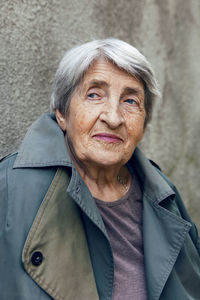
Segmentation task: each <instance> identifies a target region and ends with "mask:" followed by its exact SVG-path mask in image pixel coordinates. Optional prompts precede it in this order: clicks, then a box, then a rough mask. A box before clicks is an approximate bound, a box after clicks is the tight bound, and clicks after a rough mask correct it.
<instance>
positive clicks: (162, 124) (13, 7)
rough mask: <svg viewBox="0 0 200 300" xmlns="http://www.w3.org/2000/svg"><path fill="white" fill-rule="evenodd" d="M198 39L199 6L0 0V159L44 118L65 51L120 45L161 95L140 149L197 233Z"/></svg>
mask: <svg viewBox="0 0 200 300" xmlns="http://www.w3.org/2000/svg"><path fill="white" fill-rule="evenodd" d="M199 32H200V1H199V0H191V1H184V0H175V1H174V0H165V1H162V0H118V1H117V0H101V1H100V0H98V1H97V0H96V1H95V0H91V1H89V0H59V1H58V0H37V1H36V0H27V1H23V0H2V1H1V7H0V68H1V69H0V91H1V99H0V112H1V119H0V120H1V121H0V122H1V126H0V137H1V138H0V154H1V155H3V154H6V153H7V152H11V151H13V150H15V149H17V147H18V145H19V144H20V142H21V140H22V138H23V136H24V134H25V132H26V130H27V128H28V127H29V125H30V124H31V123H32V122H33V121H34V120H35V119H37V118H38V117H39V116H40V115H41V114H42V113H44V112H47V111H48V109H49V95H50V87H51V83H52V80H53V76H54V73H55V70H56V68H57V65H58V62H59V61H60V59H61V57H62V56H63V54H64V52H65V51H66V50H67V49H69V48H70V47H72V46H74V45H76V44H80V43H82V42H86V41H89V40H91V39H94V38H105V37H108V36H113V37H117V38H121V39H123V40H125V41H127V42H129V43H131V44H133V45H134V46H136V47H137V48H138V49H139V50H141V51H142V52H143V53H144V54H145V55H146V56H147V58H148V59H149V60H150V61H151V62H152V64H153V66H154V69H155V71H156V74H157V77H158V81H159V84H160V87H161V92H162V93H163V97H162V99H161V100H160V101H159V104H158V105H157V106H156V108H155V112H154V119H153V121H152V124H151V128H149V130H148V131H147V133H146V137H145V140H144V142H143V145H142V147H143V149H144V150H145V152H146V154H147V156H148V157H151V158H152V159H153V160H155V161H156V162H157V163H158V164H159V165H160V166H161V168H162V169H163V171H165V172H166V173H167V174H168V175H169V177H170V178H171V179H172V180H173V181H174V183H175V184H176V185H177V187H178V188H179V190H180V192H181V194H182V196H183V199H184V201H185V203H186V205H187V207H188V208H189V210H190V212H191V215H192V217H193V219H194V220H195V222H196V223H197V225H198V227H199V228H200V218H199V215H200V203H199V199H200V196H199V195H200V182H199V181H200V180H199V179H200V178H199V172H200V160H199V155H200V141H199V137H200V118H199V111H200V101H199V99H200V89H199V81H200V67H199V49H200V34H199Z"/></svg>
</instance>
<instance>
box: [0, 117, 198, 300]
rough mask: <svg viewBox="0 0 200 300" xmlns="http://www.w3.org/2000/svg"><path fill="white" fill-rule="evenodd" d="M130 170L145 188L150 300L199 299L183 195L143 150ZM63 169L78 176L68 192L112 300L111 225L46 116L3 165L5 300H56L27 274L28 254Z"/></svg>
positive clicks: (0, 224) (105, 295)
mask: <svg viewBox="0 0 200 300" xmlns="http://www.w3.org/2000/svg"><path fill="white" fill-rule="evenodd" d="M130 164H132V167H133V169H134V167H135V168H137V173H138V174H139V178H140V182H141V184H142V188H143V206H144V209H143V237H144V257H145V270H146V279H147V288H148V299H149V300H157V299H160V300H177V299H180V300H182V299H183V300H189V299H190V300H191V299H193V300H198V299H200V297H199V295H200V284H199V283H200V258H199V255H200V253H199V239H198V235H197V232H196V229H195V226H194V224H193V223H192V221H191V219H190V217H189V216H188V213H187V210H186V209H185V207H184V204H183V202H182V200H181V198H180V196H179V194H178V192H177V191H176V189H175V187H174V186H173V184H171V182H170V181H169V179H168V178H167V177H166V176H165V175H163V174H162V173H161V172H160V171H159V170H158V169H157V168H155V167H154V166H152V164H151V163H150V162H149V161H148V160H147V159H146V158H145V156H144V155H143V154H142V152H141V151H140V150H139V149H136V150H135V152H134V154H133V157H132V159H131V161H130ZM13 166H14V168H13ZM58 166H62V167H63V168H64V169H65V170H66V172H67V173H68V174H70V176H71V180H70V183H69V186H68V188H67V193H68V194H69V196H71V197H72V199H74V201H75V203H76V204H77V205H78V206H79V208H80V215H81V221H82V222H83V225H84V228H85V232H86V236H87V241H88V246H89V251H90V257H91V262H92V266H93V270H94V275H95V279H96V285H97V289H98V293H99V297H100V300H111V299H112V288H113V271H114V266H113V257H112V251H111V247H110V243H109V241H108V238H107V234H106V231H105V227H104V224H103V222H102V219H101V217H100V215H99V212H98V210H97V208H96V205H95V203H94V201H93V199H92V196H91V194H90V192H89V190H88V188H87V186H86V185H85V183H84V182H83V181H82V179H81V178H80V176H79V174H78V173H77V172H76V170H75V168H74V166H73V164H72V161H71V159H70V157H69V154H68V152H67V147H66V145H65V141H64V136H63V133H62V131H61V130H60V128H59V127H58V125H57V123H56V122H55V116H54V115H44V116H43V117H42V118H41V119H40V120H38V121H37V122H36V123H34V124H33V125H32V127H31V129H30V130H29V132H28V133H27V135H26V137H25V139H24V141H23V143H22V146H21V147H20V149H19V153H18V154H17V155H16V154H15V155H13V156H10V157H8V158H6V159H4V160H3V161H2V162H1V163H0V207H1V210H0V291H1V299H2V300H7V299H9V300H27V299H29V300H35V299H37V300H47V299H50V297H49V296H48V295H47V294H46V293H45V291H44V290H42V289H41V288H39V287H38V285H37V284H36V283H35V282H34V281H33V280H32V278H31V277H30V276H29V275H28V274H27V273H26V272H25V270H24V268H23V265H22V250H23V247H24V244H25V241H26V238H27V236H28V233H29V230H30V228H31V226H32V224H33V222H34V219H35V216H36V214H37V212H38V209H39V207H40V205H41V203H42V201H43V199H44V197H45V195H46V193H47V191H48V188H49V186H50V184H51V182H52V180H53V178H54V176H55V172H56V170H57V168H58ZM55 255H56V254H55ZM57 259H58V258H57ZM61 259H62V261H63V263H64V259H63V258H61ZM66 267H67V266H66ZM2 270H3V271H2ZM91 300H92V299H91Z"/></svg>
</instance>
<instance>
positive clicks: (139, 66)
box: [50, 38, 160, 126]
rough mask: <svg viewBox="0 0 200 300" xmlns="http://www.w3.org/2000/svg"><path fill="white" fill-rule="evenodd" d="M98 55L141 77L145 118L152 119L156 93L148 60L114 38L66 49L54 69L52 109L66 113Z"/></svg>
mask: <svg viewBox="0 0 200 300" xmlns="http://www.w3.org/2000/svg"><path fill="white" fill-rule="evenodd" d="M99 58H104V59H107V60H109V61H111V62H113V63H114V64H115V65H116V66H118V67H119V68H120V69H122V70H124V71H126V72H127V73H129V74H130V75H132V76H133V77H135V78H137V79H139V80H141V82H143V84H144V91H145V110H146V119H145V124H144V126H146V125H147V123H148V122H149V121H150V120H151V117H152V110H153V104H154V100H155V98H156V97H157V96H159V94H160V93H159V90H158V85H157V82H156V79H155V75H154V72H153V69H152V67H151V65H150V63H149V62H148V61H147V59H146V58H145V57H144V56H143V55H142V54H141V53H140V52H139V51H138V50H137V49H136V48H135V47H133V46H131V45H130V44H128V43H126V42H124V41H121V40H118V39H115V38H108V39H104V40H94V41H91V42H88V43H85V44H83V45H80V46H77V47H74V48H72V49H71V50H69V51H67V52H66V53H65V55H64V57H63V59H62V60H61V62H60V64H59V67H58V70H57V72H56V76H55V80H54V83H53V91H52V94H51V102H50V108H51V111H54V110H55V109H58V110H59V111H60V112H61V113H62V114H63V115H65V114H66V112H67V109H68V107H69V103H70V100H71V98H72V95H73V93H74V92H75V90H76V88H77V87H78V86H79V85H80V83H81V81H82V79H83V77H84V74H85V73H86V71H87V70H88V68H89V67H90V66H91V65H92V63H93V62H94V61H96V60H98V59H99Z"/></svg>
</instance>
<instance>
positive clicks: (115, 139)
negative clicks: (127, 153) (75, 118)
mask: <svg viewBox="0 0 200 300" xmlns="http://www.w3.org/2000/svg"><path fill="white" fill-rule="evenodd" d="M93 138H95V139H97V140H101V141H105V142H108V143H119V142H122V141H123V140H122V139H121V138H120V137H119V136H117V135H115V134H111V133H107V132H102V133H96V134H95V135H93Z"/></svg>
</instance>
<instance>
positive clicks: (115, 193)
mask: <svg viewBox="0 0 200 300" xmlns="http://www.w3.org/2000/svg"><path fill="white" fill-rule="evenodd" d="M74 163H75V166H76V169H77V171H78V172H79V174H80V176H81V177H82V179H83V180H84V182H85V183H86V185H87V186H88V188H89V190H90V192H91V194H92V196H93V197H95V198H98V199H101V200H103V201H106V202H107V201H109V202H110V201H114V200H118V199H120V198H121V197H123V196H124V195H125V194H126V192H127V190H128V188H129V186H130V183H131V175H130V172H129V170H128V168H127V167H126V166H119V165H118V166H109V167H108V166H97V165H95V164H92V163H83V164H82V165H80V164H78V163H77V162H76V161H74Z"/></svg>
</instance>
